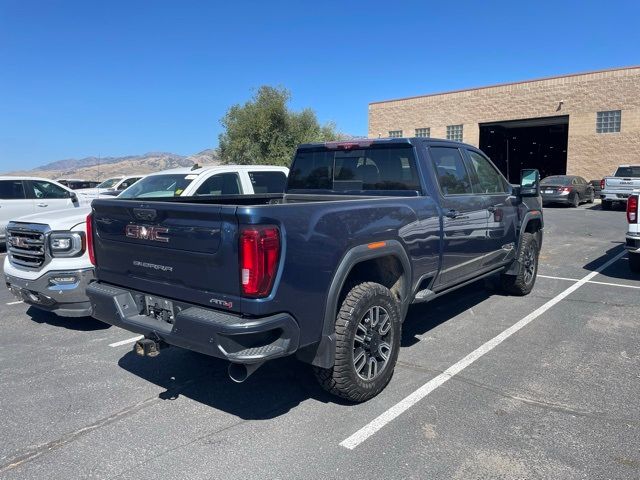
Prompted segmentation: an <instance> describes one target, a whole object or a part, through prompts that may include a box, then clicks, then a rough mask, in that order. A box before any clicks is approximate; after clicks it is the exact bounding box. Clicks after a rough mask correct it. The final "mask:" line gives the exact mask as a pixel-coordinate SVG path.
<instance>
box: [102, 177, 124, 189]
mask: <svg viewBox="0 0 640 480" xmlns="http://www.w3.org/2000/svg"><path fill="white" fill-rule="evenodd" d="M120 180H121V179H120V178H110V179H108V180H105V181H104V182H102V183H101V184H100V185H98V188H113V186H114V185H115V184H116V183H118V182H119V181H120Z"/></svg>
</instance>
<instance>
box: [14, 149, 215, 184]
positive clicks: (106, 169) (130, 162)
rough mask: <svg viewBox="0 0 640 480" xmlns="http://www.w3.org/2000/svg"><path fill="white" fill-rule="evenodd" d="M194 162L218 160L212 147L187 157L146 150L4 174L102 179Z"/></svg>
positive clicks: (213, 161) (65, 161)
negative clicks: (145, 151)
mask: <svg viewBox="0 0 640 480" xmlns="http://www.w3.org/2000/svg"><path fill="white" fill-rule="evenodd" d="M195 163H197V164H199V165H219V164H220V159H219V158H218V155H217V153H216V151H215V150H213V149H207V150H203V151H202V152H198V153H195V154H193V155H188V156H184V155H177V154H175V153H168V152H149V153H145V154H143V155H128V156H125V157H86V158H81V159H67V160H58V161H55V162H51V163H47V164H46V165H42V166H40V167H36V168H33V169H31V170H21V171H14V172H9V173H6V175H20V176H33V177H44V178H52V179H56V178H81V179H84V180H104V179H106V178H108V177H112V176H115V175H129V174H137V173H141V174H146V173H152V172H159V171H161V170H167V169H169V168H177V167H190V166H192V165H193V164H195Z"/></svg>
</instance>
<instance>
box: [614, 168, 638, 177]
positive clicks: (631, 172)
mask: <svg viewBox="0 0 640 480" xmlns="http://www.w3.org/2000/svg"><path fill="white" fill-rule="evenodd" d="M613 176H614V177H640V166H634V167H618V170H616V173H615V174H614V175H613Z"/></svg>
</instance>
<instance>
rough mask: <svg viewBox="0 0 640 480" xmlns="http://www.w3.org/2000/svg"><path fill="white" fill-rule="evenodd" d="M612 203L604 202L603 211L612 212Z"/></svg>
mask: <svg viewBox="0 0 640 480" xmlns="http://www.w3.org/2000/svg"><path fill="white" fill-rule="evenodd" d="M611 205H612V202H611V201H610V200H602V209H603V210H611Z"/></svg>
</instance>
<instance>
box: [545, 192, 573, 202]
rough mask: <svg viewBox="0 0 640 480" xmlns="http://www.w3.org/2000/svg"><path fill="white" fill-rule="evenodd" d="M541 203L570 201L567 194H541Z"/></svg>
mask: <svg viewBox="0 0 640 480" xmlns="http://www.w3.org/2000/svg"><path fill="white" fill-rule="evenodd" d="M542 203H543V204H545V203H566V204H569V203H571V202H570V200H569V195H544V194H543V195H542Z"/></svg>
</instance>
